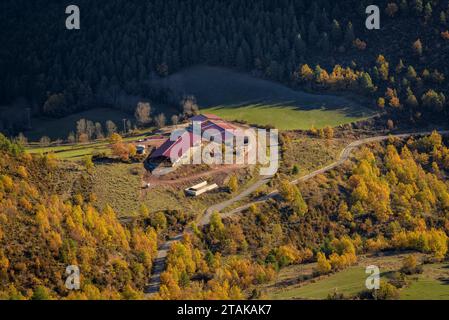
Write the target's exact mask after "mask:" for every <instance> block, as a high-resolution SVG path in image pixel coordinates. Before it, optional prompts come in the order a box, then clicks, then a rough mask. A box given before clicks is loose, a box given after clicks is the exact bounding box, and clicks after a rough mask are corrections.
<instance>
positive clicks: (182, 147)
mask: <svg viewBox="0 0 449 320" xmlns="http://www.w3.org/2000/svg"><path fill="white" fill-rule="evenodd" d="M190 120H191V122H192V123H191V126H190V127H189V128H188V130H187V131H186V132H184V133H183V134H181V135H180V136H179V137H178V138H177V139H176V140H174V141H172V140H171V139H167V140H166V141H165V142H164V143H163V144H162V145H161V146H160V147H159V148H157V149H156V150H155V151H154V152H153V153H152V154H151V155H150V158H149V162H151V163H153V164H154V165H155V166H157V165H160V164H164V165H168V166H172V167H176V166H178V165H180V164H183V163H189V161H190V159H191V157H192V156H193V154H194V153H195V152H196V151H197V150H198V149H201V145H202V144H203V143H210V142H211V141H214V137H215V136H217V135H221V141H223V142H225V139H226V138H229V137H234V133H235V132H234V131H235V130H237V129H238V128H237V127H235V126H234V125H232V124H231V123H229V122H227V121H225V120H223V119H221V118H220V117H218V116H216V115H213V114H200V115H197V116H194V117H192V118H191V119H190ZM196 122H199V124H200V128H201V136H199V135H197V134H195V133H194V132H193V131H194V130H193V127H194V123H196ZM206 130H207V131H208V132H209V133H210V132H212V133H213V132H216V135H212V136H211V139H210V140H208V141H204V140H203V138H204V137H203V134H204V132H206ZM212 130H214V131H212Z"/></svg>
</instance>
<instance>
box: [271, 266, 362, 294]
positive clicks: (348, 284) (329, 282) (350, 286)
mask: <svg viewBox="0 0 449 320" xmlns="http://www.w3.org/2000/svg"><path fill="white" fill-rule="evenodd" d="M365 279H366V275H365V270H364V268H362V267H351V268H349V269H347V270H344V271H342V272H338V273H336V274H333V275H331V276H329V277H327V278H324V279H322V280H318V281H317V282H315V283H311V284H308V285H305V286H303V287H299V288H296V289H292V290H286V291H280V292H278V293H276V294H273V295H272V296H271V297H272V298H273V299H281V300H282V299H294V298H301V299H326V298H327V296H328V295H329V294H331V293H333V292H334V291H335V290H337V291H338V292H339V293H343V294H344V295H345V296H354V295H356V294H357V293H359V292H360V291H362V290H364V289H365Z"/></svg>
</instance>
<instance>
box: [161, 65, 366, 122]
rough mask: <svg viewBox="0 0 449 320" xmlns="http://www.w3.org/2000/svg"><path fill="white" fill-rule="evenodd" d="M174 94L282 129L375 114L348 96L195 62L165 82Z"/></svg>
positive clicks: (221, 113)
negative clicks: (295, 87) (299, 88)
mask: <svg viewBox="0 0 449 320" xmlns="http://www.w3.org/2000/svg"><path fill="white" fill-rule="evenodd" d="M165 81H166V82H165V83H167V84H168V85H169V86H170V87H171V88H172V89H173V90H174V91H175V92H178V93H180V94H184V95H194V96H195V97H196V99H197V101H198V104H199V106H200V111H201V112H202V113H213V114H216V115H218V116H221V117H223V118H224V119H227V120H244V121H247V122H248V123H251V124H259V125H273V126H275V127H276V128H278V129H281V130H295V129H310V128H311V127H312V126H315V127H316V128H322V127H325V126H332V127H334V126H337V125H340V124H345V123H350V122H354V121H357V120H361V119H366V118H368V117H370V116H372V115H373V114H374V111H373V110H370V109H368V108H365V107H363V106H362V105H361V103H360V102H357V101H355V100H351V99H349V98H347V97H343V96H336V95H324V94H310V93H306V92H303V91H295V90H292V89H290V88H288V87H286V86H284V85H282V84H279V83H276V82H272V81H267V80H263V79H259V78H255V77H252V76H250V75H248V74H243V73H238V72H235V71H232V70H229V69H224V68H218V67H207V66H196V67H192V68H188V69H185V70H183V71H181V72H179V73H176V74H174V75H172V76H170V77H168V79H167V80H165Z"/></svg>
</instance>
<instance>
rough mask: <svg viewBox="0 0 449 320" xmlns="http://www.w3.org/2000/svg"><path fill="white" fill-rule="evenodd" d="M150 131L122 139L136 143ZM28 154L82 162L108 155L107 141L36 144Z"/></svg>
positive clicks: (29, 148) (28, 149)
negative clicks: (101, 154) (99, 153)
mask: <svg viewBox="0 0 449 320" xmlns="http://www.w3.org/2000/svg"><path fill="white" fill-rule="evenodd" d="M150 131H151V129H148V130H147V131H145V130H144V131H141V132H140V133H139V134H137V135H133V136H130V137H126V138H124V139H123V141H125V142H130V141H136V140H139V139H141V138H144V137H146V136H148V133H145V132H150ZM27 151H28V152H29V153H33V154H45V153H54V154H55V155H56V157H57V158H58V159H61V160H72V161H77V160H82V159H83V158H84V157H85V156H86V155H92V154H93V153H94V152H105V153H106V154H109V153H110V151H111V150H110V147H109V141H108V140H103V141H96V142H92V143H86V144H74V145H62V146H51V147H40V146H39V145H38V144H33V145H31V146H29V147H28V148H27Z"/></svg>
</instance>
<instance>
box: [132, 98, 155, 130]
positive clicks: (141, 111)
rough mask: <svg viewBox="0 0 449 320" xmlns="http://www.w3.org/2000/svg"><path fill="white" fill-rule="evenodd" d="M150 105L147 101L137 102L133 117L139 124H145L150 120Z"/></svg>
mask: <svg viewBox="0 0 449 320" xmlns="http://www.w3.org/2000/svg"><path fill="white" fill-rule="evenodd" d="M150 114H151V106H150V104H149V103H148V102H139V103H138V104H137V107H136V111H135V112H134V117H135V118H136V120H137V122H138V123H139V124H141V125H146V124H147V123H149V122H150V121H151V117H150Z"/></svg>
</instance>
